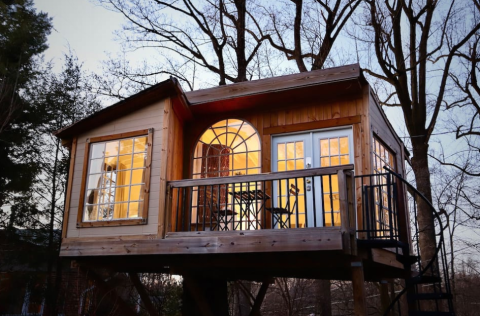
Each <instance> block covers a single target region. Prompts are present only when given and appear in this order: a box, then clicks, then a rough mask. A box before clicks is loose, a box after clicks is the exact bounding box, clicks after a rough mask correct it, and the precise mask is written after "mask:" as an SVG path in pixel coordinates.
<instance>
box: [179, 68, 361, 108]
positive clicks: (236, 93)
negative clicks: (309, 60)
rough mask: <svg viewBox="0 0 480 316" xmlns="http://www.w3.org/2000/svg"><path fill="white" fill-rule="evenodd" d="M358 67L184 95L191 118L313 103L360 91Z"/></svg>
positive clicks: (291, 76) (294, 75) (239, 84)
mask: <svg viewBox="0 0 480 316" xmlns="http://www.w3.org/2000/svg"><path fill="white" fill-rule="evenodd" d="M365 82H366V81H365V79H364V78H363V76H362V74H361V69H360V65H358V64H353V65H347V66H342V67H336V68H329V69H322V70H314V71H310V72H303V73H297V74H292V75H286V76H281V77H274V78H268V79H260V80H254V81H246V82H241V83H235V84H231V85H226V86H219V87H215V88H210V89H204V90H197V91H192V92H187V93H185V96H186V98H187V99H188V102H189V104H190V109H191V112H192V114H193V116H204V115H210V114H216V113H222V112H231V111H241V110H250V109H255V110H260V109H268V108H273V107H279V106H287V105H293V104H299V103H305V102H315V101H320V100H326V99H330V98H338V97H339V96H348V95H350V94H356V93H359V92H361V91H362V86H363V84H364V83H365Z"/></svg>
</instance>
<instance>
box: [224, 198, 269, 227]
mask: <svg viewBox="0 0 480 316" xmlns="http://www.w3.org/2000/svg"><path fill="white" fill-rule="evenodd" d="M228 194H230V195H232V196H233V197H234V198H235V202H236V203H237V204H238V205H239V206H240V219H239V221H238V223H235V222H234V230H237V229H238V228H239V227H240V230H242V229H243V227H242V226H243V225H242V224H243V223H245V226H246V227H245V228H244V229H246V230H247V229H250V227H251V228H253V229H258V228H257V227H260V228H261V224H260V221H259V220H258V216H259V215H260V213H261V212H262V210H263V209H264V208H265V201H266V200H268V199H270V196H269V195H268V194H266V193H265V192H263V191H262V190H240V191H235V192H228ZM259 204H260V207H259V206H258V205H259ZM252 205H253V206H254V207H252ZM251 217H253V218H255V219H254V220H252V219H251Z"/></svg>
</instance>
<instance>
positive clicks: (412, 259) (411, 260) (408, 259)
mask: <svg viewBox="0 0 480 316" xmlns="http://www.w3.org/2000/svg"><path fill="white" fill-rule="evenodd" d="M397 261H398V262H401V263H403V264H410V265H412V264H415V263H417V262H418V261H420V256H413V255H410V256H405V255H400V254H397Z"/></svg>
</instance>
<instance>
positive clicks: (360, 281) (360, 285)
mask: <svg viewBox="0 0 480 316" xmlns="http://www.w3.org/2000/svg"><path fill="white" fill-rule="evenodd" d="M351 266H352V286H353V306H354V312H355V316H366V315H367V301H366V294H365V277H364V275H363V263H362V261H361V260H360V259H358V260H354V261H352V263H351Z"/></svg>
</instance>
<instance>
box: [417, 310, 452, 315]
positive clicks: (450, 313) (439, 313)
mask: <svg viewBox="0 0 480 316" xmlns="http://www.w3.org/2000/svg"><path fill="white" fill-rule="evenodd" d="M408 315H409V316H455V313H453V312H432V311H429V312H424V311H409V312H408Z"/></svg>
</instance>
